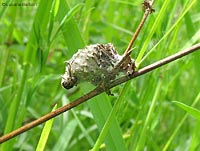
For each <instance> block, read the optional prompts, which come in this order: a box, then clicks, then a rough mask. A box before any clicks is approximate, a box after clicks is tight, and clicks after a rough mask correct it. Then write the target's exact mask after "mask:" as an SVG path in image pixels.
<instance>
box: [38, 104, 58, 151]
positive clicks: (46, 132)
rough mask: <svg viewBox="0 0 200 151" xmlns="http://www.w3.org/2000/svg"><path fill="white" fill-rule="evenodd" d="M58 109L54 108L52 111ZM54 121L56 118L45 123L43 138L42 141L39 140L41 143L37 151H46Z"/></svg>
mask: <svg viewBox="0 0 200 151" xmlns="http://www.w3.org/2000/svg"><path fill="white" fill-rule="evenodd" d="M56 107H57V105H55V106H54V108H53V110H52V111H55V110H56ZM53 121H54V118H53V119H50V120H48V121H47V122H46V123H45V125H44V128H43V130H42V133H41V136H40V139H39V142H38V145H37V148H36V151H43V150H44V148H45V146H46V142H47V140H48V137H49V133H50V131H51V128H52V124H53Z"/></svg>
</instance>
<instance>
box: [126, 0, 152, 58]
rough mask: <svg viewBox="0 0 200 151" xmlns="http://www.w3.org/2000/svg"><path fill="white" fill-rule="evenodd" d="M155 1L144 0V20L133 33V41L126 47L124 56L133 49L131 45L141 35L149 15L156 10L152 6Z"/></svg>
mask: <svg viewBox="0 0 200 151" xmlns="http://www.w3.org/2000/svg"><path fill="white" fill-rule="evenodd" d="M153 3H154V0H152V1H151V3H150V2H148V1H147V0H144V2H143V3H142V4H143V9H144V11H145V13H144V15H143V17H142V20H141V21H140V24H139V25H138V27H137V29H136V31H135V33H134V34H133V36H132V39H131V41H130V42H129V44H128V47H127V48H126V51H125V52H124V56H126V54H128V53H129V51H130V50H131V47H132V46H133V43H134V42H135V40H136V38H137V36H138V35H139V33H140V31H141V29H142V27H143V25H144V22H145V21H146V19H147V17H148V15H149V14H151V13H152V12H153V11H154V9H153V8H152V5H153Z"/></svg>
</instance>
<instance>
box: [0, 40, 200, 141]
mask: <svg viewBox="0 0 200 151" xmlns="http://www.w3.org/2000/svg"><path fill="white" fill-rule="evenodd" d="M198 49H200V43H198V44H196V45H193V46H192V47H190V48H187V49H185V50H183V51H180V52H178V53H176V54H174V55H172V56H169V57H166V58H164V59H162V60H159V61H157V62H155V63H152V64H150V65H148V66H146V67H144V68H142V69H140V70H138V71H135V72H134V73H133V74H132V75H129V76H123V77H121V78H119V79H116V80H114V81H112V82H111V83H110V85H109V88H113V87H115V86H117V85H119V84H121V83H124V82H126V81H128V80H130V79H134V78H136V77H138V76H141V75H143V74H146V73H148V72H150V71H153V70H155V69H157V68H159V67H161V66H163V65H165V64H168V63H170V62H173V61H175V60H177V59H179V58H181V57H183V56H186V55H188V54H190V53H192V52H194V51H197V50H198ZM103 92H104V90H103V89H102V88H101V87H96V88H95V89H93V90H92V91H90V92H89V93H87V94H85V95H83V96H81V97H80V98H78V99H76V100H75V101H73V102H71V103H69V104H67V105H65V106H63V107H61V108H59V109H57V110H55V111H53V112H50V113H48V114H46V115H44V116H42V117H41V118H39V119H37V120H35V121H32V122H30V123H28V124H26V125H24V126H22V127H20V128H19V129H17V130H14V131H12V132H10V133H8V134H6V135H4V136H2V137H0V143H3V142H5V141H6V140H9V139H11V138H13V137H15V136H17V135H19V134H21V133H23V132H25V131H28V130H29V129H32V128H34V127H36V126H38V125H40V124H42V123H44V122H46V121H47V120H49V119H51V118H54V117H56V116H58V115H60V114H62V113H64V112H66V111H68V110H70V109H72V108H74V107H76V106H78V105H80V104H82V103H84V102H86V101H88V100H89V99H91V98H93V97H95V96H97V95H99V94H101V93H103Z"/></svg>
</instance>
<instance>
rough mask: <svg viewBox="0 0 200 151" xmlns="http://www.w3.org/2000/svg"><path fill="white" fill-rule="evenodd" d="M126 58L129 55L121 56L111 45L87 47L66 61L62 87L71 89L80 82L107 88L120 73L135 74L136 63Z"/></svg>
mask: <svg viewBox="0 0 200 151" xmlns="http://www.w3.org/2000/svg"><path fill="white" fill-rule="evenodd" d="M130 52H131V51H130ZM126 58H127V55H126V56H124V55H123V56H121V55H119V54H118V52H117V51H116V50H115V48H114V46H113V44H111V43H108V44H93V45H89V46H86V47H85V48H83V49H79V50H78V52H77V53H76V54H74V55H73V56H72V58H71V59H70V60H68V61H66V63H67V66H66V70H65V74H64V75H63V76H62V81H61V85H62V86H63V87H64V88H66V89H70V88H72V87H73V86H75V85H77V84H78V83H80V82H90V83H92V84H93V85H95V86H99V85H102V86H103V87H105V84H108V83H109V82H110V81H112V80H114V79H115V78H116V76H117V75H118V74H119V73H120V72H124V73H125V74H132V73H133V71H134V61H133V60H132V59H126ZM122 61H123V62H122Z"/></svg>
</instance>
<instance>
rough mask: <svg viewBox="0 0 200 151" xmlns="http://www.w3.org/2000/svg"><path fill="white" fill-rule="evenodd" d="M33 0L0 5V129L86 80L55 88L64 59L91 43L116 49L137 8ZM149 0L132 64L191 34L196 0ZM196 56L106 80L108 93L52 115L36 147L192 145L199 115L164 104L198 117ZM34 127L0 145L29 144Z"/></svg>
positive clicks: (158, 55)
mask: <svg viewBox="0 0 200 151" xmlns="http://www.w3.org/2000/svg"><path fill="white" fill-rule="evenodd" d="M1 2H4V1H1ZM5 3H6V4H11V3H18V4H19V3H21V1H20V0H13V1H10V0H7V1H6V2H5ZM35 3H36V4H37V5H34V6H8V5H7V6H5V5H4V6H3V5H2V3H1V6H0V27H1V32H0V107H1V110H0V123H1V124H0V134H1V135H3V134H6V133H9V132H11V131H12V130H14V129H17V128H19V127H20V126H22V125H24V124H26V123H27V122H30V121H33V120H34V119H36V118H39V117H41V116H43V115H45V114H46V113H48V112H50V111H51V108H52V105H53V104H55V103H57V104H58V107H60V106H63V105H65V104H67V103H69V102H71V101H73V100H75V99H76V98H78V97H80V96H82V95H83V94H85V93H86V92H88V91H90V90H91V89H92V88H94V86H92V85H90V84H89V83H82V84H80V85H78V86H77V87H75V88H73V89H70V90H65V89H63V88H62V87H61V86H60V80H61V76H60V75H62V74H63V73H64V70H65V64H64V61H65V60H68V59H69V58H71V56H72V55H73V54H74V53H76V52H77V50H78V49H79V48H82V47H84V46H85V45H89V44H94V43H108V42H112V43H113V44H114V45H115V47H116V49H117V50H118V52H119V53H120V54H122V53H123V52H124V50H125V49H126V47H127V46H128V43H129V41H130V39H131V37H132V34H133V33H134V31H135V29H136V28H137V26H138V24H139V22H140V20H141V18H142V16H143V11H142V8H141V3H142V1H134V2H133V1H123V0H115V1H114V0H109V1H107V0H101V1H91V0H85V1H80V0H73V1H72V0H67V1H66V0H53V1H42V0H41V1H39V0H38V1H35ZM154 8H155V12H154V13H153V14H151V15H149V17H148V19H147V21H146V22H145V25H144V27H143V29H142V31H141V33H140V34H139V37H138V38H137V40H136V41H135V44H134V47H136V49H134V50H133V53H132V54H131V56H132V57H133V58H135V59H136V61H137V65H138V67H139V68H141V67H143V66H145V65H148V64H150V63H153V62H154V61H157V60H160V59H162V58H164V57H167V56H169V55H171V54H174V53H176V52H178V51H180V50H182V49H184V48H187V47H190V46H191V45H193V44H195V43H198V42H200V40H199V39H200V34H199V33H200V17H199V16H200V14H199V12H200V7H199V5H198V2H197V0H187V1H184V0H178V1H173V0H166V1H155V4H154ZM199 57H200V52H195V53H193V54H191V55H189V56H186V57H184V58H182V59H181V60H179V61H175V62H173V63H170V64H168V65H165V66H164V67H162V68H159V69H157V70H155V71H153V72H151V73H148V74H146V75H143V76H141V77H138V78H137V79H135V80H132V81H129V82H127V83H126V84H122V85H119V86H117V87H115V88H113V89H112V90H111V91H112V93H113V94H114V96H107V95H106V94H101V95H99V96H97V97H95V98H93V99H91V100H89V101H88V102H87V103H85V104H83V105H80V106H78V107H76V108H74V109H73V110H71V111H69V112H66V113H64V114H62V115H60V116H58V117H57V118H55V119H54V124H53V125H52V127H51V128H49V130H50V129H51V133H50V134H49V135H48V136H47V137H46V139H48V141H47V142H46V146H45V150H52V149H53V150H60V151H62V150H63V151H66V150H75V151H76V150H77V151H78V150H90V149H93V148H94V150H108V151H116V150H119V151H121V150H153V151H160V150H166V151H167V150H180V151H182V150H190V151H195V150H200V148H199V146H200V143H199V139H200V133H199V127H200V123H199V121H198V120H196V119H195V118H192V117H191V116H188V114H187V113H186V112H185V111H184V110H181V109H180V108H178V107H177V106H176V105H175V104H174V103H172V102H174V101H176V102H177V103H176V104H177V105H179V106H181V107H182V108H184V109H185V110H186V111H187V112H188V113H191V114H192V115H194V116H195V117H196V118H197V119H199V113H198V111H199V107H200V106H199V101H200V93H199V92H200V91H199V90H200V85H199V80H200V68H199ZM184 104H191V106H185V105H184ZM194 108H195V109H197V110H198V111H197V110H194ZM104 124H105V125H104ZM42 129H43V128H42V126H38V127H36V128H34V129H32V130H29V131H27V132H25V133H23V134H21V135H19V136H17V137H15V138H13V139H11V140H9V141H7V142H5V143H3V144H1V146H0V150H28V151H31V150H35V148H36V147H37V143H38V142H39V138H40V134H41V132H42ZM95 144H96V145H95ZM99 148H100V149H99Z"/></svg>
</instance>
